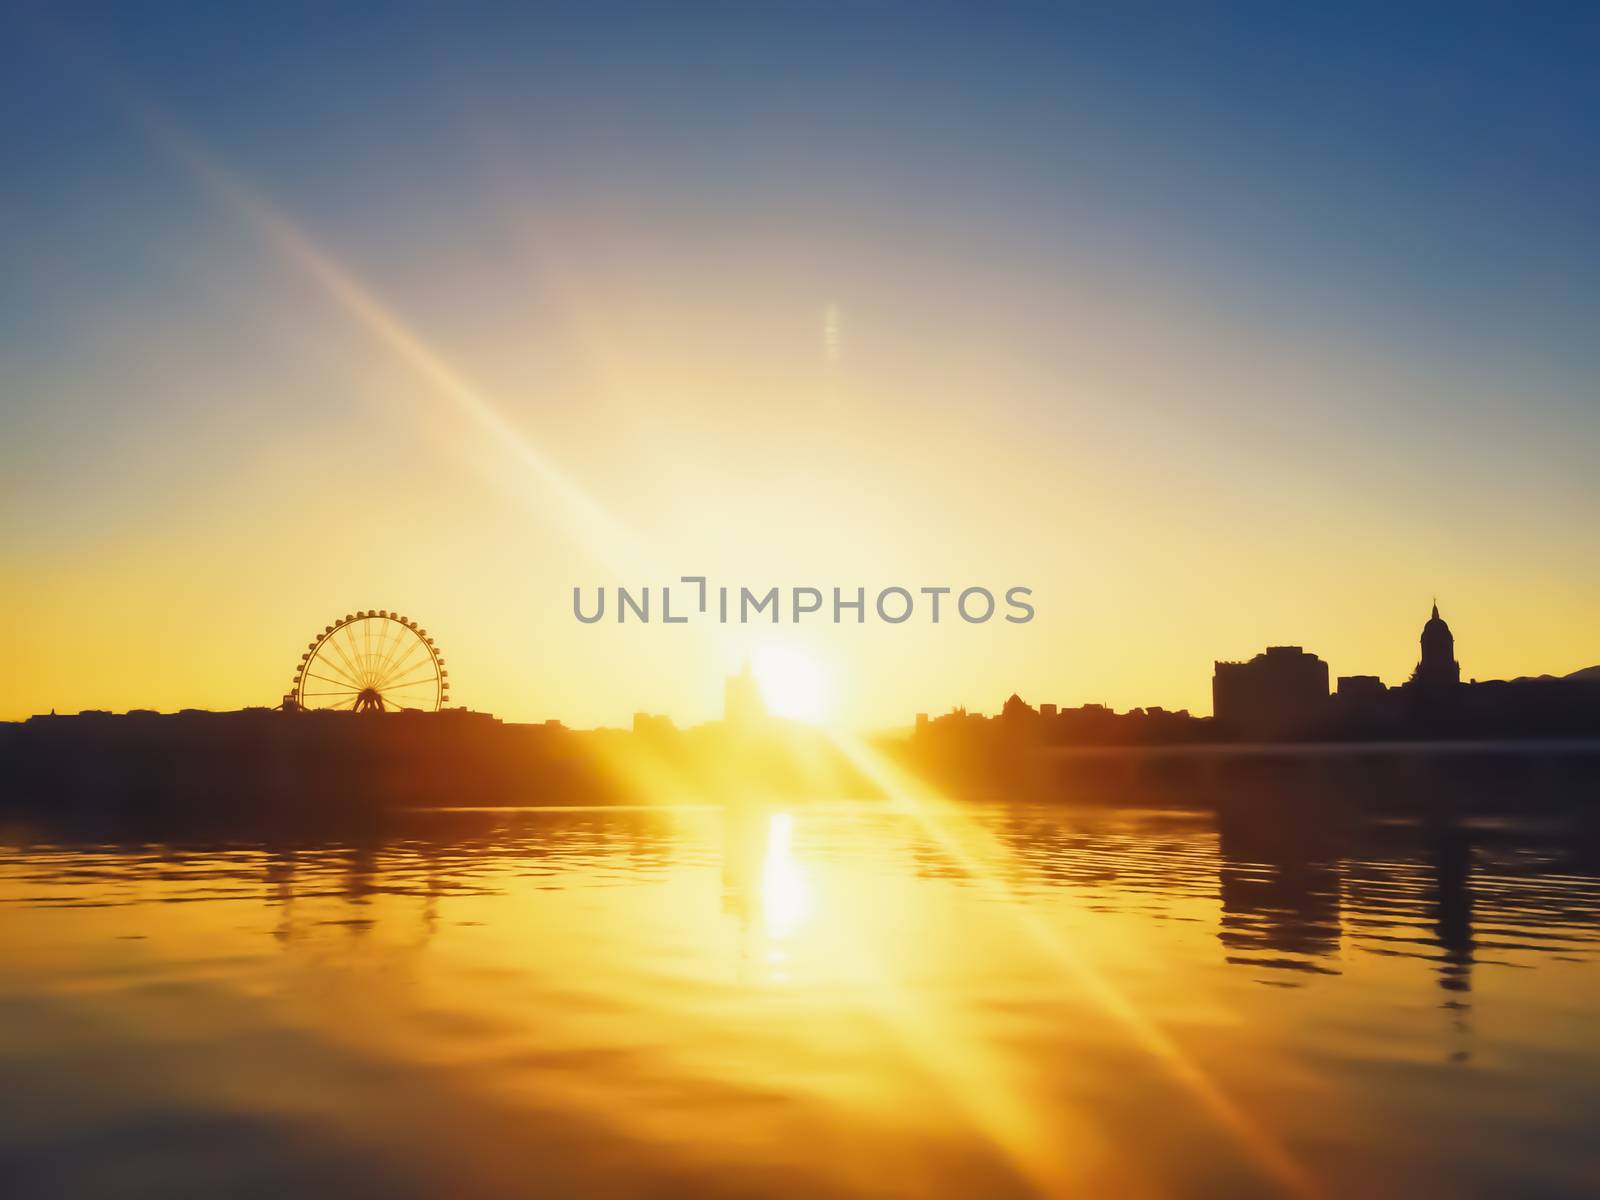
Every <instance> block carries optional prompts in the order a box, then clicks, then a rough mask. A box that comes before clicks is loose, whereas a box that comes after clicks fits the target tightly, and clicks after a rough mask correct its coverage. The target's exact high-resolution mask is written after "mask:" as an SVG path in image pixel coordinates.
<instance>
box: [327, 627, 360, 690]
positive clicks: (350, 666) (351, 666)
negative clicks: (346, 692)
mask: <svg viewBox="0 0 1600 1200" xmlns="http://www.w3.org/2000/svg"><path fill="white" fill-rule="evenodd" d="M338 637H339V635H338V633H337V632H336V633H334V634H332V635H331V636H330V637H329V638H328V641H327V645H328V647H329V648H330V649H331V650H332V651H333V652H334V654H336V655H338V656H339V661H340V662H342V663H344V672H343V673H344V674H347V675H349V677H350V682H351V683H353V684H355V685H356V686H357V687H360V686H361V671H360V670H359V669H358V668H357V667H356V664H355V662H354V661H353V660H352V659H351V658H350V656H349V655H348V654H346V653H345V652H344V648H343V647H342V646H340V645H339V641H338ZM329 665H330V666H331V665H332V664H331V663H330V664H329Z"/></svg>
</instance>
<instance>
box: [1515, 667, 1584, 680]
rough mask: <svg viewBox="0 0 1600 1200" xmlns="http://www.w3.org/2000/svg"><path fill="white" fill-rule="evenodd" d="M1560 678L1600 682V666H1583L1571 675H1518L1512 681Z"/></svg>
mask: <svg viewBox="0 0 1600 1200" xmlns="http://www.w3.org/2000/svg"><path fill="white" fill-rule="evenodd" d="M1558 679H1570V680H1573V681H1574V682H1577V683H1600V666H1594V667H1582V668H1580V669H1579V670H1576V671H1573V672H1572V673H1571V674H1569V675H1518V676H1517V677H1516V678H1515V679H1513V680H1511V682H1512V683H1550V682H1551V681H1553V680H1558Z"/></svg>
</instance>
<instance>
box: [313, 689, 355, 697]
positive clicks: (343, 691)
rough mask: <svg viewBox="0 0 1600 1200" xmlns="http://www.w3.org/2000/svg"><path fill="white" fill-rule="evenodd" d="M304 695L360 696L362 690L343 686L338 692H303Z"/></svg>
mask: <svg viewBox="0 0 1600 1200" xmlns="http://www.w3.org/2000/svg"><path fill="white" fill-rule="evenodd" d="M300 694H301V695H302V696H359V695H360V694H361V693H360V692H352V691H351V690H350V689H349V688H342V689H340V690H339V691H337V692H301V693H300Z"/></svg>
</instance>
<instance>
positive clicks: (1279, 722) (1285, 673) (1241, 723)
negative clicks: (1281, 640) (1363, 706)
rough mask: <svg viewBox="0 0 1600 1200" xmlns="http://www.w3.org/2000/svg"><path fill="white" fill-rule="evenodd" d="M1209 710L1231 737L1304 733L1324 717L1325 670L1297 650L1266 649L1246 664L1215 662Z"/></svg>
mask: <svg viewBox="0 0 1600 1200" xmlns="http://www.w3.org/2000/svg"><path fill="white" fill-rule="evenodd" d="M1211 705H1212V712H1213V713H1215V714H1216V718H1217V722H1218V724H1219V725H1222V726H1223V727H1225V728H1226V729H1228V730H1230V731H1232V732H1233V733H1234V735H1235V736H1239V737H1248V738H1279V737H1288V736H1293V735H1296V734H1302V733H1307V732H1309V731H1311V730H1313V729H1315V728H1316V727H1317V725H1318V723H1319V722H1321V721H1323V720H1325V719H1326V717H1327V712H1328V664H1327V663H1325V662H1323V661H1322V660H1321V659H1320V658H1318V657H1317V656H1316V655H1315V654H1307V653H1306V652H1305V651H1304V650H1302V649H1301V648H1300V647H1299V646H1268V647H1267V649H1266V653H1264V654H1258V655H1256V656H1255V657H1254V658H1252V659H1251V660H1250V661H1249V662H1219V663H1217V664H1216V671H1215V674H1213V675H1212V677H1211Z"/></svg>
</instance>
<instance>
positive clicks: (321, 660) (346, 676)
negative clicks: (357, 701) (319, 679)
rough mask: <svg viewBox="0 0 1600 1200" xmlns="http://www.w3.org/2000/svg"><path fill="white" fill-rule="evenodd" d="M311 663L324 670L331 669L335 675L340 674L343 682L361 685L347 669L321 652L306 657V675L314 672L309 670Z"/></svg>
mask: <svg viewBox="0 0 1600 1200" xmlns="http://www.w3.org/2000/svg"><path fill="white" fill-rule="evenodd" d="M313 665H315V666H318V667H322V668H324V669H325V670H329V671H332V672H333V673H334V674H335V675H338V676H341V677H342V678H343V680H344V682H346V683H348V684H350V685H351V686H352V687H360V686H361V684H360V682H359V681H358V680H357V679H355V678H354V677H353V676H352V675H351V674H350V672H349V671H347V670H345V669H344V668H343V667H341V666H340V665H339V664H338V663H336V662H334V661H333V659H332V658H331V657H328V656H326V655H323V654H321V653H318V654H316V655H314V656H312V657H311V658H310V659H308V660H307V661H306V665H305V672H306V674H307V675H314V674H315V672H314V671H312V670H311V668H312V666H313Z"/></svg>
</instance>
